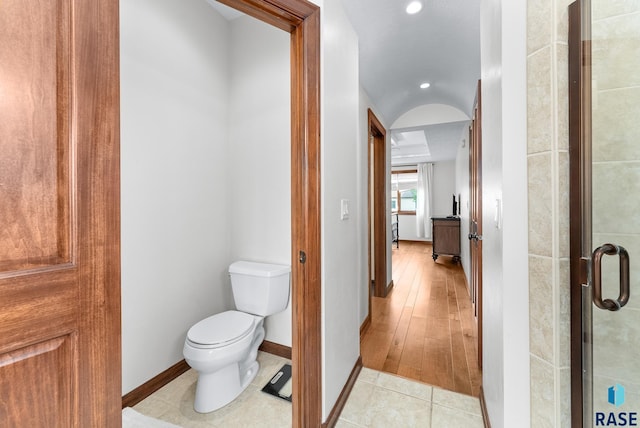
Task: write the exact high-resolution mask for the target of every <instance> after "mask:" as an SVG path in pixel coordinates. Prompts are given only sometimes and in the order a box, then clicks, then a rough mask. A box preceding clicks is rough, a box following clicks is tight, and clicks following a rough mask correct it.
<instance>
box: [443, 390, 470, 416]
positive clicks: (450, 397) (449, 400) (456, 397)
mask: <svg viewBox="0 0 640 428" xmlns="http://www.w3.org/2000/svg"><path fill="white" fill-rule="evenodd" d="M433 404H439V405H441V406H444V407H450V408H452V409H457V410H462V411H464V412H467V413H472V414H474V415H482V409H481V408H480V400H479V399H478V398H476V397H472V396H470V395H465V394H459V393H457V392H452V391H447V390H444V389H440V388H433Z"/></svg>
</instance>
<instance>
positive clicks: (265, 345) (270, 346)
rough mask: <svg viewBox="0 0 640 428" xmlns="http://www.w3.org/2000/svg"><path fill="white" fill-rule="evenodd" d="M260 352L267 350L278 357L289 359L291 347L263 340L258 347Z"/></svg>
mask: <svg viewBox="0 0 640 428" xmlns="http://www.w3.org/2000/svg"><path fill="white" fill-rule="evenodd" d="M258 349H259V350H261V351H262V352H267V353H269V354H272V355H277V356H278V357H282V358H286V359H287V360H290V359H291V347H289V346H284V345H280V344H279V343H274V342H269V341H268V340H265V341H264V342H262V344H261V345H260V347H259V348H258Z"/></svg>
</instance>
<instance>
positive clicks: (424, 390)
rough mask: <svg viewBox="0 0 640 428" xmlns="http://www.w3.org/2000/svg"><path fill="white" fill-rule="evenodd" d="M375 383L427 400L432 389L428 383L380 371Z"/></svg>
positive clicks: (429, 399)
mask: <svg viewBox="0 0 640 428" xmlns="http://www.w3.org/2000/svg"><path fill="white" fill-rule="evenodd" d="M376 385H378V386H381V387H383V388H386V389H390V390H392V391H396V392H400V393H402V394H406V395H410V396H412V397H415V398H420V399H422V400H427V401H431V394H432V391H433V389H434V388H433V387H432V386H430V385H427V384H424V383H420V382H414V381H410V380H407V379H404V378H401V377H399V376H394V375H390V374H388V373H380V374H379V375H378V380H377V381H376Z"/></svg>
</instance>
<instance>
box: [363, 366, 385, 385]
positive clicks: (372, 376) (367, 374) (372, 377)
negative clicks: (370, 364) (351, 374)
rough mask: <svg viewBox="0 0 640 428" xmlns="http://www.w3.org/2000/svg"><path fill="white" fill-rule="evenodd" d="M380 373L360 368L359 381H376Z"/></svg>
mask: <svg viewBox="0 0 640 428" xmlns="http://www.w3.org/2000/svg"><path fill="white" fill-rule="evenodd" d="M379 375H380V372H379V371H376V370H371V369H368V368H366V367H363V368H362V370H360V374H359V375H358V381H362V382H368V383H376V381H377V380H378V376H379Z"/></svg>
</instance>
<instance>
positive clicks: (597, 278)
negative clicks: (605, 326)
mask: <svg viewBox="0 0 640 428" xmlns="http://www.w3.org/2000/svg"><path fill="white" fill-rule="evenodd" d="M605 254H606V255H609V256H611V255H616V254H617V255H618V256H619V257H620V293H619V295H618V298H617V299H615V300H612V299H604V300H602V257H603V256H604V255H605ZM591 276H592V281H593V303H594V304H595V305H596V306H597V307H599V308H600V309H606V310H608V311H618V310H620V308H622V307H623V306H624V305H626V304H627V302H629V297H630V296H629V295H630V293H631V286H630V283H629V253H627V250H625V249H624V247H621V246H619V245H613V244H604V245H602V246H600V247H598V248H596V249H595V251H594V252H593V255H592V256H591Z"/></svg>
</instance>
